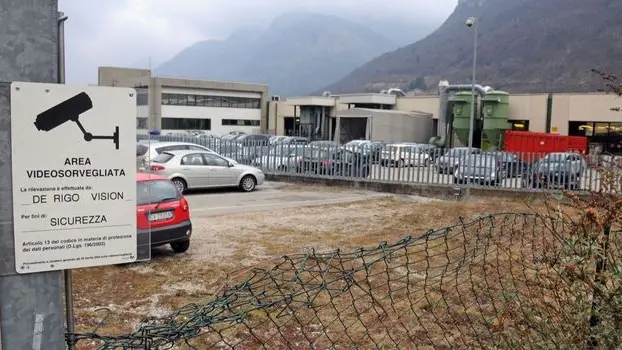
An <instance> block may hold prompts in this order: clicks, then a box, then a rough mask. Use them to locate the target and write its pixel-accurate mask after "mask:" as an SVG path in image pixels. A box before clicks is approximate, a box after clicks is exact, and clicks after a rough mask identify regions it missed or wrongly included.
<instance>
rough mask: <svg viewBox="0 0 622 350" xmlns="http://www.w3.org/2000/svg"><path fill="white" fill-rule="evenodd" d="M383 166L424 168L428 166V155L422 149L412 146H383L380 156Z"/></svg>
mask: <svg viewBox="0 0 622 350" xmlns="http://www.w3.org/2000/svg"><path fill="white" fill-rule="evenodd" d="M380 163H381V164H382V165H384V166H396V167H400V168H401V167H405V166H424V167H427V166H428V165H430V155H429V154H428V152H425V150H424V149H423V148H422V147H419V146H417V145H412V144H394V145H387V146H385V148H384V150H383V151H382V153H381V155H380Z"/></svg>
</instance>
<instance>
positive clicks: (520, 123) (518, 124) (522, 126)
mask: <svg viewBox="0 0 622 350" xmlns="http://www.w3.org/2000/svg"><path fill="white" fill-rule="evenodd" d="M508 123H510V129H511V130H517V131H529V120H508Z"/></svg>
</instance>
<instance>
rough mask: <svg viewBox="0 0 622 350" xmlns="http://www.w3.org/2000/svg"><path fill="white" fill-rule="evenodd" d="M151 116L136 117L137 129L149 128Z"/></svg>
mask: <svg viewBox="0 0 622 350" xmlns="http://www.w3.org/2000/svg"><path fill="white" fill-rule="evenodd" d="M148 121H149V118H146V117H138V118H136V129H147V128H148Z"/></svg>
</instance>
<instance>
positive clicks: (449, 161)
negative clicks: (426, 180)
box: [436, 147, 482, 174]
mask: <svg viewBox="0 0 622 350" xmlns="http://www.w3.org/2000/svg"><path fill="white" fill-rule="evenodd" d="M480 153H482V150H481V149H479V148H471V154H480ZM468 155H469V148H468V147H456V148H450V149H449V150H447V152H445V154H443V155H442V156H441V157H439V158H438V159H437V160H436V170H437V171H438V172H439V173H440V174H453V173H454V170H456V169H457V168H458V165H459V164H460V160H461V159H462V158H466V156H468Z"/></svg>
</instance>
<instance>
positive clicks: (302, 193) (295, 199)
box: [186, 182, 387, 217]
mask: <svg viewBox="0 0 622 350" xmlns="http://www.w3.org/2000/svg"><path fill="white" fill-rule="evenodd" d="M386 196H387V194H382V193H375V192H369V191H354V190H347V189H333V188H326V187H324V188H321V189H320V188H319V187H318V188H316V189H314V188H313V187H308V186H296V185H290V184H285V183H278V182H266V183H265V184H264V185H262V186H258V187H257V190H256V191H254V192H250V193H244V192H240V191H237V190H236V189H227V190H217V191H200V192H191V193H189V194H187V195H186V198H187V199H188V202H189V203H190V210H191V213H192V216H193V217H205V216H212V215H221V214H230V213H249V212H258V211H266V210H279V209H290V208H297V207H305V206H311V205H326V204H339V203H348V202H355V201H360V200H365V199H373V198H379V197H386Z"/></svg>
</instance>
